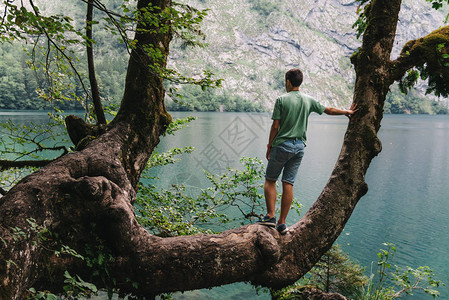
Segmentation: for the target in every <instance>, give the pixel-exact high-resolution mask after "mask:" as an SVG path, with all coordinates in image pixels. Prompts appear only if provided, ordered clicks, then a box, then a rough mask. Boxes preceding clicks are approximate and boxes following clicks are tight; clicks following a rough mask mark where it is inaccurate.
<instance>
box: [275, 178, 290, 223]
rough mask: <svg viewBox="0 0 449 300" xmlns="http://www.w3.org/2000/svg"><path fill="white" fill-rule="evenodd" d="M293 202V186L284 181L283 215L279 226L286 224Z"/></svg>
mask: <svg viewBox="0 0 449 300" xmlns="http://www.w3.org/2000/svg"><path fill="white" fill-rule="evenodd" d="M292 202H293V185H292V184H291V183H288V182H285V181H282V199H281V215H280V216H279V220H278V224H285V221H286V219H287V215H288V211H289V210H290V206H291V205H292Z"/></svg>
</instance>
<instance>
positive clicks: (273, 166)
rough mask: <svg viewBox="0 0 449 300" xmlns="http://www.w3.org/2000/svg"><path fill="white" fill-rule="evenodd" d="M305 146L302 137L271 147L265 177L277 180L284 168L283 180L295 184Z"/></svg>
mask: <svg viewBox="0 0 449 300" xmlns="http://www.w3.org/2000/svg"><path fill="white" fill-rule="evenodd" d="M305 147H306V146H305V145H304V143H303V141H301V140H300V139H290V140H286V141H285V142H283V143H281V144H279V145H277V146H275V147H273V148H271V153H270V159H269V160H268V166H267V172H266V174H265V179H267V180H270V181H277V180H278V177H279V175H280V174H281V172H282V169H283V170H284V171H283V172H282V181H285V182H287V183H290V184H291V185H293V183H294V182H295V178H296V174H297V173H298V168H299V165H300V164H301V160H302V157H303V156H304V148H305Z"/></svg>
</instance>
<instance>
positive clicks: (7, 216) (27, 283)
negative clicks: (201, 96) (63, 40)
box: [0, 0, 401, 299]
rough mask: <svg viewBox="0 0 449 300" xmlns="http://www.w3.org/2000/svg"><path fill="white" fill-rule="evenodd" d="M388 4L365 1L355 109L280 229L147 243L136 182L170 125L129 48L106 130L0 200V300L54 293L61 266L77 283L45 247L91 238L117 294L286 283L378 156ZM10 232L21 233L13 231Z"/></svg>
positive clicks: (77, 245)
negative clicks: (315, 184) (104, 252)
mask: <svg viewBox="0 0 449 300" xmlns="http://www.w3.org/2000/svg"><path fill="white" fill-rule="evenodd" d="M148 3H151V4H153V5H155V6H158V7H160V8H161V9H164V8H165V7H167V6H169V5H170V4H171V3H170V0H153V1H150V0H140V1H138V5H139V7H143V6H146V5H148ZM400 6H401V0H373V1H372V3H371V4H370V13H369V18H368V28H367V30H366V32H365V35H364V38H363V44H362V47H361V49H360V50H359V51H358V52H357V53H356V54H354V55H353V57H352V61H353V63H354V65H355V71H356V75H357V79H356V85H355V92H354V101H355V102H356V103H357V104H358V107H359V108H360V110H359V112H358V113H357V114H356V115H355V116H354V117H353V118H352V119H351V120H350V122H349V125H348V129H347V132H346V135H345V139H344V143H343V147H342V150H341V153H340V156H339V158H338V161H337V163H336V165H335V168H334V171H333V173H332V175H331V177H330V178H329V181H328V183H327V185H326V187H325V188H324V189H323V191H322V193H321V195H320V196H319V198H318V199H317V201H316V202H315V204H314V205H313V206H312V207H311V208H310V210H309V211H308V212H307V214H306V215H305V216H304V217H303V218H302V219H301V220H300V221H299V222H298V223H297V224H295V225H293V226H292V227H291V230H290V233H289V234H287V235H285V236H280V235H279V234H278V233H277V231H276V230H273V229H271V228H267V227H264V226H261V225H257V224H253V225H248V226H244V227H242V228H238V229H233V230H228V231H225V232H223V233H220V234H217V235H195V236H181V237H172V238H159V237H155V236H152V235H150V234H149V233H148V232H147V231H146V230H145V229H144V228H143V227H142V226H140V225H139V224H138V223H137V221H136V218H135V214H134V210H133V207H132V203H133V201H134V199H135V195H136V187H137V183H138V181H139V177H140V174H141V172H142V170H143V169H144V167H145V164H146V162H147V160H148V158H149V155H150V154H151V152H152V150H153V148H154V147H155V146H156V145H157V143H158V142H159V135H160V134H161V133H162V132H163V131H164V128H165V127H166V126H167V124H169V122H170V120H171V117H170V115H169V114H168V113H167V112H166V110H165V107H164V104H163V98H164V89H163V85H162V80H161V79H160V78H159V77H158V76H156V75H155V74H153V73H152V72H151V70H150V69H149V68H147V67H146V65H148V64H151V63H152V62H151V60H150V59H149V58H148V57H146V56H145V55H144V54H143V53H142V51H141V50H140V48H139V47H138V48H137V49H136V50H134V51H133V52H132V54H131V58H130V61H129V67H128V74H127V78H126V87H125V92H124V97H123V101H122V104H121V107H120V111H119V113H118V115H117V117H116V118H115V119H114V120H113V121H112V122H111V123H110V124H109V125H108V127H107V129H106V132H105V133H103V134H102V135H100V136H99V137H97V138H95V139H93V140H92V141H91V142H90V143H89V144H88V145H87V146H86V147H85V148H84V149H82V150H80V151H76V152H73V153H70V154H68V155H65V156H63V157H62V158H60V159H58V160H57V161H55V162H53V163H51V164H49V165H47V166H45V167H44V168H42V169H40V170H39V171H37V172H36V173H34V174H32V175H30V176H28V177H26V178H24V179H23V180H22V181H21V182H20V183H18V184H17V185H16V186H15V187H14V188H12V189H11V190H10V191H9V192H8V193H7V194H6V195H5V196H4V197H3V198H1V200H0V211H1V214H0V232H1V233H0V234H1V238H2V239H1V240H0V247H1V248H0V249H1V252H0V298H1V299H20V298H22V297H23V296H24V295H26V290H27V288H29V287H31V286H34V287H36V288H39V287H45V288H46V289H53V290H55V289H57V288H60V287H61V281H62V278H63V276H62V273H63V271H64V270H69V272H70V273H71V274H79V275H80V276H81V277H83V276H86V277H85V278H87V277H88V274H87V273H88V272H89V270H87V269H86V268H85V267H84V265H83V262H82V261H80V260H78V259H75V258H71V257H67V256H61V257H56V256H55V255H54V251H52V249H53V248H54V247H56V245H60V244H64V245H68V246H70V247H72V248H73V249H76V250H78V251H80V252H81V251H82V249H83V248H84V247H85V245H86V244H89V245H94V244H95V243H97V242H98V238H100V239H101V240H103V241H104V243H105V245H107V247H108V249H110V251H111V252H112V253H111V254H112V255H113V256H114V257H115V260H114V261H112V262H110V263H109V265H108V270H109V273H110V274H111V278H114V279H115V280H116V286H117V287H118V288H120V290H121V291H122V292H132V293H134V294H137V295H145V296H153V295H157V294H159V293H163V292H171V291H185V290H191V289H198V288H204V287H212V286H217V285H222V284H226V283H232V282H239V281H250V282H252V283H254V284H259V285H263V286H268V287H273V288H280V287H284V286H286V285H288V284H291V283H293V282H295V281H296V280H297V279H299V278H300V277H301V276H303V275H304V274H305V273H306V272H307V271H308V270H310V268H311V267H312V266H313V265H314V264H315V263H316V262H317V261H318V259H319V258H320V257H321V256H322V254H324V253H325V252H326V251H327V250H328V249H329V248H330V247H331V245H332V244H333V242H334V241H335V239H336V238H337V237H338V235H339V234H340V233H341V231H342V230H343V227H344V225H345V224H346V222H347V220H348V219H349V217H350V216H351V213H352V211H353V209H354V207H355V205H356V204H357V202H358V200H359V199H360V198H361V197H362V196H363V195H364V194H365V193H366V192H367V184H366V183H365V173H366V171H367V169H368V167H369V165H370V162H371V160H372V159H373V158H374V157H375V156H376V155H377V154H378V153H379V152H380V151H381V143H380V141H379V139H378V138H377V131H378V130H379V128H380V122H381V119H382V109H383V103H384V100H385V96H386V94H387V92H388V88H389V86H390V85H391V83H392V82H393V80H394V79H395V76H393V74H394V73H395V72H394V70H396V69H395V68H397V64H398V63H397V62H396V63H395V64H393V63H392V62H391V61H390V52H391V48H392V45H393V40H394V36H395V31H396V24H397V21H398V14H399V10H400ZM139 26H140V27H142V26H143V25H142V24H140V25H139ZM136 39H137V41H138V45H143V44H147V43H151V44H153V45H157V46H158V47H160V50H161V52H162V53H164V55H167V54H168V45H169V42H170V39H171V36H170V34H154V33H148V32H145V31H138V32H137V34H136ZM393 65H394V67H393ZM77 128H78V127H77ZM79 128H82V126H81V127H79ZM87 134H88V133H83V134H81V135H79V134H78V136H83V135H84V136H85V135H87ZM30 218H33V219H34V220H35V221H34V220H33V221H32V222H35V223H36V224H37V225H39V226H43V227H45V228H48V230H49V231H50V232H52V233H53V235H52V239H51V240H47V241H46V242H39V243H32V241H33V240H37V239H38V236H37V235H38V230H36V229H34V230H33V229H32V228H31V227H32V226H30ZM27 220H28V221H27ZM34 227H36V226H34ZM13 228H21V229H22V230H23V232H24V235H26V236H27V237H26V238H25V237H23V238H20V237H18V235H17V230H16V231H14V230H13ZM56 234H57V235H56ZM52 247H53V248H52ZM95 283H96V284H97V285H98V286H100V287H101V286H104V283H103V282H100V281H98V282H95ZM132 283H138V286H137V288H136V285H133V284H132Z"/></svg>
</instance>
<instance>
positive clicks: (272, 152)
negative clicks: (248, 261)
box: [259, 69, 358, 234]
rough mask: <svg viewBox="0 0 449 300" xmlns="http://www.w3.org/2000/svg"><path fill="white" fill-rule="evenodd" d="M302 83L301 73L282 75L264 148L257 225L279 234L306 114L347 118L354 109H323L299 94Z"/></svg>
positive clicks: (289, 198) (302, 143)
mask: <svg viewBox="0 0 449 300" xmlns="http://www.w3.org/2000/svg"><path fill="white" fill-rule="evenodd" d="M302 80H303V75H302V72H301V70H299V69H292V70H289V71H288V72H287V73H286V74H285V89H286V90H287V93H286V94H284V95H282V96H280V97H279V98H278V99H277V100H276V104H275V105H274V110H273V115H272V117H271V118H272V120H273V124H272V125H271V130H270V135H269V139H268V145H267V159H268V166H267V171H266V175H265V187H264V192H265V202H266V205H267V214H266V216H265V217H264V218H263V219H262V220H261V221H259V223H261V224H264V225H268V226H273V227H275V226H276V228H277V230H278V231H279V232H280V233H281V234H285V233H287V226H286V225H285V220H286V218H287V214H288V211H289V210H290V206H291V204H292V201H293V184H294V182H295V178H296V174H297V172H298V167H299V165H300V164H301V160H302V157H303V156H304V148H305V146H306V131H307V121H308V118H309V115H310V113H312V112H315V113H318V114H320V115H321V114H322V113H323V112H324V113H325V114H328V115H346V116H347V117H348V118H350V117H351V115H353V114H354V113H355V112H356V111H357V110H358V109H356V105H354V104H353V105H351V108H350V109H349V110H341V109H338V108H333V107H325V106H323V105H321V104H320V103H318V102H317V101H316V100H315V99H313V98H311V97H309V96H307V95H304V94H302V93H300V92H299V86H300V85H301V83H302ZM282 170H283V173H282V198H281V215H280V217H279V219H278V220H277V225H276V218H275V204H276V181H277V179H278V177H279V175H280V174H281V172H282Z"/></svg>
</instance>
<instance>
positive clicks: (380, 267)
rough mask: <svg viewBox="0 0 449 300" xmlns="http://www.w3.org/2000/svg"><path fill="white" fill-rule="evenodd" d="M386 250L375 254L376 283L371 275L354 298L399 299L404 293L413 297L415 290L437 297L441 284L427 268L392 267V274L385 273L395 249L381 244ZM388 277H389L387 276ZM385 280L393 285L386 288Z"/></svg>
mask: <svg viewBox="0 0 449 300" xmlns="http://www.w3.org/2000/svg"><path fill="white" fill-rule="evenodd" d="M383 245H384V246H385V247H386V249H380V252H379V253H378V254H377V256H378V257H379V261H378V262H377V283H376V281H375V275H374V274H371V276H370V278H369V281H368V284H367V285H366V286H365V287H364V288H363V289H361V290H360V291H358V292H357V293H356V298H357V299H360V300H390V299H394V298H399V297H401V296H402V295H403V294H404V293H405V294H408V295H413V292H414V291H416V290H421V291H424V292H425V293H426V294H428V295H430V296H432V297H433V298H435V297H437V296H438V295H439V292H438V291H437V290H436V288H437V287H439V286H440V285H442V284H443V283H442V282H441V281H439V280H435V279H434V274H433V270H431V269H430V268H429V267H418V268H417V269H413V268H410V267H406V270H405V271H404V272H402V269H401V268H400V267H398V266H394V269H393V272H392V273H387V271H388V270H390V269H391V268H392V267H393V266H392V265H391V263H390V261H391V259H392V258H393V256H394V254H395V253H396V247H395V246H394V244H391V243H384V244H383ZM389 275H390V276H389ZM387 279H391V280H392V283H393V285H392V286H386V284H387V283H388V280H387Z"/></svg>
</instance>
